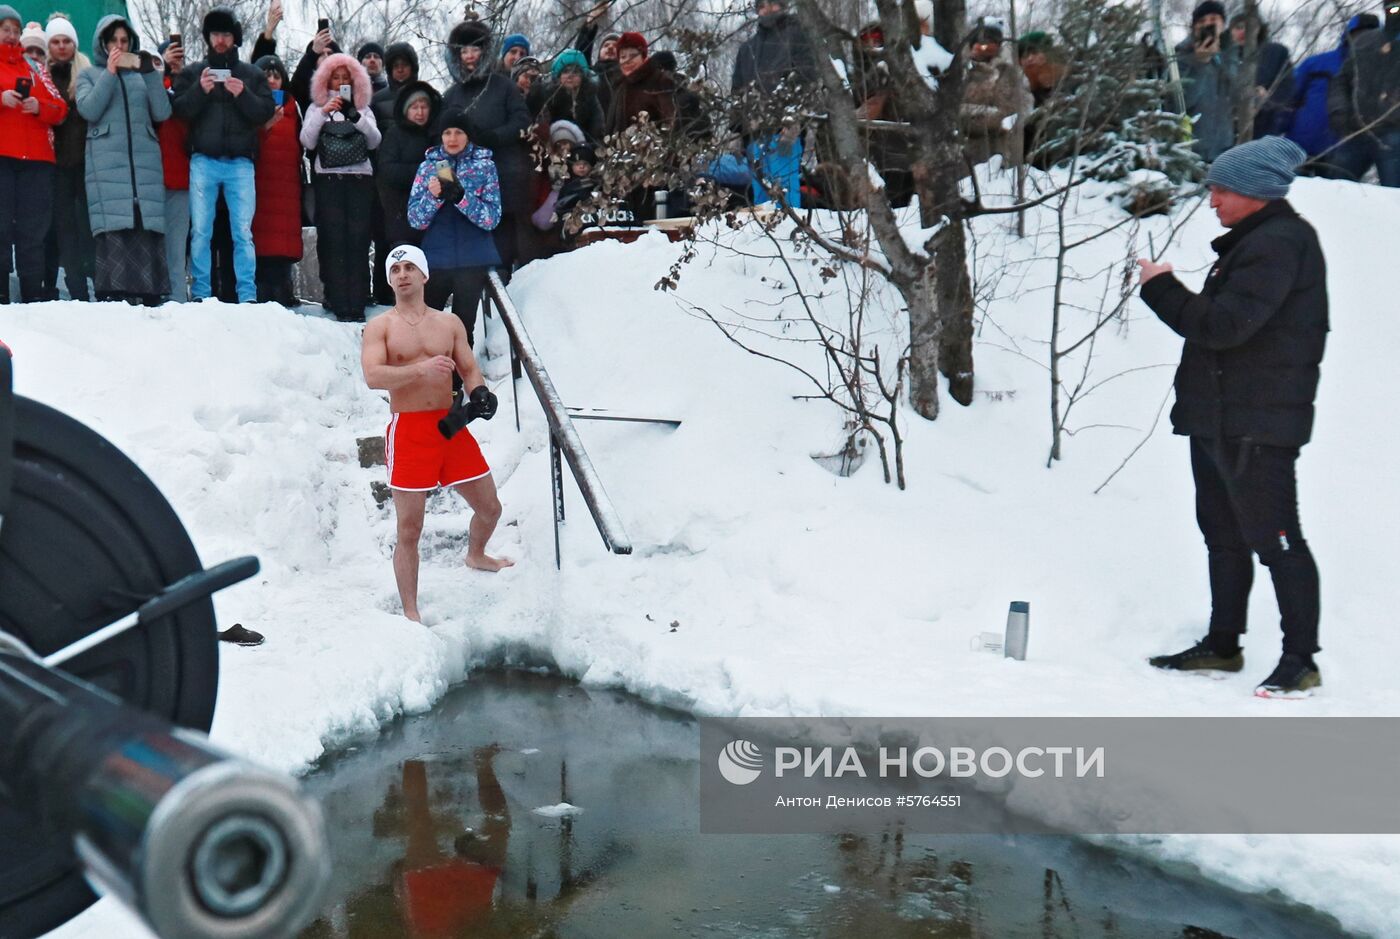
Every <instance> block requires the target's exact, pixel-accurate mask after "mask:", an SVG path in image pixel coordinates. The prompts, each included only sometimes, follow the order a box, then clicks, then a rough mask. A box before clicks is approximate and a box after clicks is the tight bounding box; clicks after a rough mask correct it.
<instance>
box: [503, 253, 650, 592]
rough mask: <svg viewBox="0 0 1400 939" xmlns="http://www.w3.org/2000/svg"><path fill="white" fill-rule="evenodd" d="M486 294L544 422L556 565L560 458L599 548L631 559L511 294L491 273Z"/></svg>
mask: <svg viewBox="0 0 1400 939" xmlns="http://www.w3.org/2000/svg"><path fill="white" fill-rule="evenodd" d="M486 295H487V297H488V298H489V299H490V301H491V302H492V303H493V304H494V305H495V307H496V312H497V313H499V314H500V317H501V322H502V323H504V324H505V327H506V332H508V333H509V334H510V344H511V351H512V354H513V356H514V357H515V358H517V359H518V361H519V363H520V364H521V365H522V366H523V367H524V371H525V374H526V376H527V377H528V378H529V379H530V385H531V387H533V388H534V389H535V396H536V397H537V398H539V401H540V407H541V408H543V409H544V416H545V420H547V421H548V422H549V442H550V456H551V461H550V462H551V471H552V472H551V475H552V477H553V479H552V482H553V486H554V564H555V566H556V567H558V566H559V565H560V554H559V523H560V522H562V521H563V520H564V489H563V472H562V467H561V465H560V456H561V455H562V457H563V460H564V461H565V462H567V463H568V464H569V469H570V470H571V471H572V472H573V474H574V482H576V483H578V488H579V492H580V493H582V495H583V501H584V504H585V505H587V506H588V511H589V512H590V513H591V514H592V516H593V523H594V524H595V525H597V526H598V534H600V535H602V537H603V544H604V545H605V546H607V548H608V550H609V551H611V552H612V553H613V554H631V553H632V541H631V539H629V538H628V537H627V533H626V532H625V531H624V530H623V528H622V520H621V518H619V517H618V514H617V510H616V509H615V508H613V504H612V500H611V499H609V498H608V494H607V493H606V492H604V491H603V483H602V481H601V480H599V478H598V472H597V470H595V469H594V468H593V461H592V460H590V459H589V458H588V451H586V450H584V448H583V441H582V440H581V439H579V435H578V428H576V427H575V426H574V422H573V420H572V419H571V418H570V417H569V412H568V409H567V408H565V407H564V402H563V400H562V399H561V398H560V397H559V392H558V391H556V390H555V388H554V382H553V381H551V380H550V378H549V373H548V372H547V371H545V367H544V363H543V362H542V361H541V360H540V354H539V352H538V351H537V350H536V349H535V344H534V343H533V342H531V341H530V334H529V333H527V332H526V331H525V323H524V322H523V321H522V320H521V318H520V313H519V311H517V310H516V309H515V304H514V303H512V302H511V299H510V295H509V294H508V293H506V287H505V284H503V283H502V282H501V278H500V275H499V274H497V273H496V272H495V271H491V273H490V275H489V276H488V278H487V282H486ZM514 373H515V372H514V363H512V374H513V375H514ZM513 385H514V382H512V386H513ZM519 421H520V402H519V399H518V398H517V399H516V426H517V427H518V426H519Z"/></svg>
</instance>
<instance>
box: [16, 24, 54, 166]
mask: <svg viewBox="0 0 1400 939" xmlns="http://www.w3.org/2000/svg"><path fill="white" fill-rule="evenodd" d="M17 78H27V79H29V81H30V92H29V94H30V97H32V98H35V99H36V100H37V101H38V102H39V113H38V114H26V113H25V112H24V111H21V110H20V109H19V108H6V107H0V157H9V158H10V159H13V160H38V161H41V162H43V163H52V162H53V128H54V127H55V126H56V125H58V124H61V123H63V119H64V118H65V117H67V116H68V105H67V104H65V103H64V101H63V96H62V95H61V94H59V92H58V89H57V88H55V87H54V86H53V82H51V81H49V73H48V72H47V71H45V70H44V69H43V68H41V67H39V66H36V65H32V64H31V63H30V61H29V60H28V59H26V58H25V57H24V50H23V49H22V48H20V46H19V44H18V43H15V44H14V45H10V44H9V43H5V44H4V45H0V90H6V91H14V90H15V79H17Z"/></svg>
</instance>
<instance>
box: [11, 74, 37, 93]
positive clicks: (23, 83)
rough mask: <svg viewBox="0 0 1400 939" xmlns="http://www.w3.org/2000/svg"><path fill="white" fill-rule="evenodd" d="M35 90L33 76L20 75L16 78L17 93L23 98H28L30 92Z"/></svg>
mask: <svg viewBox="0 0 1400 939" xmlns="http://www.w3.org/2000/svg"><path fill="white" fill-rule="evenodd" d="M33 90H34V80H33V79H32V78H26V77H20V78H16V79H15V94H17V95H19V96H20V97H21V98H28V97H29V93H30V92H31V91H33Z"/></svg>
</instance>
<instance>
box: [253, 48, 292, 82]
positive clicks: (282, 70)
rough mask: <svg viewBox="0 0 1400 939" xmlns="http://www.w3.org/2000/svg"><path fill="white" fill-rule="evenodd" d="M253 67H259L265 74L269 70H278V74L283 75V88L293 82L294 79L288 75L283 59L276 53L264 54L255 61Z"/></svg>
mask: <svg viewBox="0 0 1400 939" xmlns="http://www.w3.org/2000/svg"><path fill="white" fill-rule="evenodd" d="M253 68H255V69H257V70H258V71H259V72H262V73H264V74H266V73H268V72H276V73H277V74H278V75H281V76H282V87H283V88H285V87H287V85H289V84H291V81H292V80H291V79H290V78H288V77H287V66H286V65H284V64H283V63H282V60H281V59H279V58H277V56H275V55H265V56H263V57H262V58H260V59H258V60H257V61H256V62H254V63H253Z"/></svg>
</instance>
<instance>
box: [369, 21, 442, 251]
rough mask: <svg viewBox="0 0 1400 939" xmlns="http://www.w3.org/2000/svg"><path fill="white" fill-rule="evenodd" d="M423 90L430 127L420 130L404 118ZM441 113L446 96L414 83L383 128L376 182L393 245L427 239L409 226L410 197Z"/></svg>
mask: <svg viewBox="0 0 1400 939" xmlns="http://www.w3.org/2000/svg"><path fill="white" fill-rule="evenodd" d="M390 48H393V47H392V46H391V47H390ZM419 90H422V91H424V92H426V93H427V95H428V124H427V126H426V127H419V126H418V125H417V124H414V123H412V122H411V121H409V120H408V118H406V117H405V116H404V111H405V110H407V105H408V97H409V96H410V95H412V94H413V93H414V92H415V91H419ZM441 113H442V95H440V94H438V93H437V91H436V89H434V88H433V86H432V85H430V84H428V83H427V82H423V81H413V82H409V83H407V84H406V85H404V86H403V87H402V88H400V89H399V94H398V98H397V100H396V101H395V103H394V106H393V110H392V111H391V112H390V119H389V122H388V123H386V124H383V125H381V126H382V127H383V131H382V133H383V134H384V139H383V141H382V142H381V143H380V144H379V163H378V165H377V166H376V167H375V171H374V182H375V187H376V188H377V189H378V190H379V204H380V205H381V206H382V207H383V209H384V230H385V234H386V236H387V237H388V240H389V243H390V244H400V243H402V242H410V243H412V244H415V245H416V244H418V242H419V241H421V240H422V238H423V233H422V232H421V231H418V230H416V229H414V228H413V227H412V226H411V225H409V224H408V196H409V193H410V192H412V190H413V178H414V177H415V176H416V175H417V174H418V167H419V166H420V165H421V164H422V162H423V154H425V153H426V152H427V151H428V149H429V148H430V147H432V146H434V145H436V144H437V142H438V139H437V137H436V136H435V135H434V134H433V127H434V126H435V125H436V124H437V121H438V117H439V116H440V115H441Z"/></svg>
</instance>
